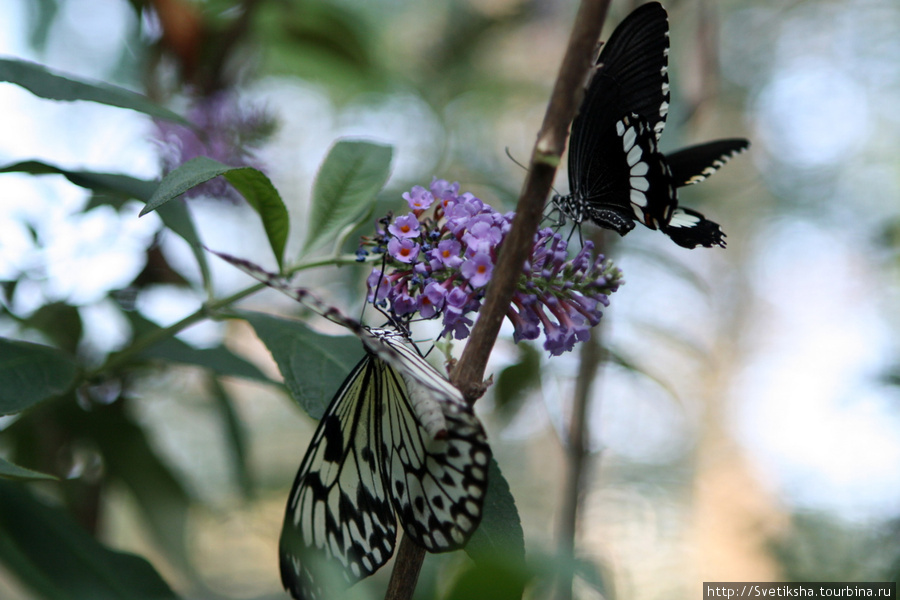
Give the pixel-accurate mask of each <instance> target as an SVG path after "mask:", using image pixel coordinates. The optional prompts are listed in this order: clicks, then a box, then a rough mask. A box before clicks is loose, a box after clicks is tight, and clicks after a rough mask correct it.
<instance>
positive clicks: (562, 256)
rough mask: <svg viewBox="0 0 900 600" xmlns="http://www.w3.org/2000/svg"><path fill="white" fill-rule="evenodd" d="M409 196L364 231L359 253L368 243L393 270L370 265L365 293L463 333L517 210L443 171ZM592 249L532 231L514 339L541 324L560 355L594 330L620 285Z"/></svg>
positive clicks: (513, 312)
mask: <svg viewBox="0 0 900 600" xmlns="http://www.w3.org/2000/svg"><path fill="white" fill-rule="evenodd" d="M403 198H404V199H405V200H406V201H407V203H408V204H409V208H410V211H411V212H409V213H408V214H405V215H401V216H397V217H396V218H394V217H392V215H388V216H387V217H385V218H383V219H381V220H380V221H379V223H380V227H379V230H378V232H377V235H376V236H374V237H373V238H365V239H364V240H363V244H362V246H361V247H360V250H359V252H358V255H359V256H360V258H362V257H364V256H365V255H366V254H367V253H368V251H367V250H366V247H374V252H378V253H384V254H385V264H386V266H387V267H389V268H385V269H384V270H383V269H381V268H375V269H373V270H372V273H371V274H370V275H369V278H368V281H367V284H368V288H369V296H368V300H369V302H373V303H375V304H378V305H380V306H388V307H389V309H390V311H391V312H392V314H393V315H395V316H396V317H398V318H401V319H405V320H407V321H409V320H411V319H412V318H413V317H414V316H415V315H416V313H418V315H419V316H420V317H421V318H425V319H436V318H442V319H443V325H444V329H443V331H442V332H441V335H447V334H449V335H452V336H453V337H455V338H456V339H463V338H465V337H466V336H468V335H469V329H470V327H471V326H472V319H470V318H469V317H468V316H467V315H468V314H469V313H471V312H475V311H477V310H478V309H479V308H480V307H481V301H482V299H483V297H484V291H485V286H486V285H487V283H488V282H489V281H490V279H491V275H492V273H493V270H494V265H495V263H496V260H497V254H498V251H499V248H500V246H501V244H502V243H503V240H504V238H505V237H506V234H507V233H508V232H509V229H510V225H511V223H512V218H513V215H514V213H506V214H501V213H499V212H497V211H496V210H494V209H493V208H491V206H490V205H487V204H485V203H484V202H482V201H481V200H479V199H478V198H476V197H475V196H473V195H472V194H470V193H464V194H460V193H459V184H458V183H453V184H450V183H448V182H446V181H444V180H443V179H437V178H435V179H434V180H433V181H432V182H431V186H430V189H425V188H424V187H422V186H415V187H413V188H412V190H410V191H409V192H406V193H404V194H403ZM432 207H433V212H432V214H431V216H428V215H427V212H428V211H429V209H432ZM592 251H593V245H592V244H591V243H590V242H585V244H584V246H583V247H582V249H581V250H580V251H579V252H578V253H577V254H576V256H575V257H574V258H572V259H569V258H568V252H567V243H566V241H565V240H563V239H562V238H561V236H560V235H559V234H557V233H554V232H553V230H551V229H542V230H541V231H539V232H538V233H537V234H535V237H534V246H533V249H532V253H531V257H530V259H529V261H528V262H527V263H526V265H525V268H524V269H523V272H522V277H521V280H520V282H519V286H518V289H517V291H516V294H515V296H514V297H513V301H512V304H511V305H510V307H509V310H508V311H507V317H508V318H509V320H510V321H511V322H512V324H513V326H514V328H515V331H514V338H515V340H516V341H517V342H518V341H519V340H523V339H528V340H533V339H536V338H537V337H538V336H539V335H540V332H541V330H543V331H544V334H545V337H546V340H545V342H544V348H545V349H546V350H548V351H549V352H550V353H551V354H553V355H558V354H561V353H563V352H565V351H568V350H572V348H573V347H574V346H575V343H576V342H578V341H582V340H585V339H587V338H588V337H589V336H590V328H591V327H593V326H594V325H596V324H597V323H598V322H599V321H600V317H601V316H602V312H601V309H602V307H605V306H608V305H609V298H608V294H611V293H612V292H614V291H616V290H617V289H618V287H619V285H621V283H622V282H621V272H620V271H619V269H617V268H615V267H614V266H612V264H611V263H610V262H609V261H607V260H605V259H604V257H603V256H601V255H598V256H597V257H596V258H594V257H592Z"/></svg>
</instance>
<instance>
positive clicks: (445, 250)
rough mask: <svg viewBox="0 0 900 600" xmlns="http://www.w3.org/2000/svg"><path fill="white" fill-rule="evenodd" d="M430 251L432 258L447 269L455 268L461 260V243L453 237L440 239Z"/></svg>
mask: <svg viewBox="0 0 900 600" xmlns="http://www.w3.org/2000/svg"><path fill="white" fill-rule="evenodd" d="M431 253H432V254H431V255H432V258H434V259H435V260H437V261H439V262H440V264H441V265H442V266H444V267H447V268H448V269H455V268H456V267H458V266H459V265H461V264H462V262H463V259H462V256H460V254H461V253H462V245H461V244H460V243H459V242H458V241H457V240H456V239H455V238H450V239H447V240H441V241H440V242H439V243H438V245H437V248H435V249H434V250H432V251H431ZM435 270H436V269H435Z"/></svg>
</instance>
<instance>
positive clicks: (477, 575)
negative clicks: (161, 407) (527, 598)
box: [445, 555, 535, 600]
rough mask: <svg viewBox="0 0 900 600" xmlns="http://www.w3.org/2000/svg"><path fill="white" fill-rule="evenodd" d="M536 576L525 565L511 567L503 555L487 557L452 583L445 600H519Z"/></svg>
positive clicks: (512, 565)
mask: <svg viewBox="0 0 900 600" xmlns="http://www.w3.org/2000/svg"><path fill="white" fill-rule="evenodd" d="M534 576H535V573H534V572H533V571H531V570H529V569H528V568H527V567H526V565H525V564H524V563H520V564H512V563H511V562H510V561H509V560H507V558H506V557H505V556H503V555H492V556H485V557H482V559H481V560H480V561H479V562H477V563H475V564H473V565H472V566H470V567H469V568H468V569H466V570H465V571H463V572H462V574H460V576H459V577H457V578H456V580H455V581H454V582H453V585H452V587H451V588H450V593H449V594H447V595H446V596H445V598H446V600H470V599H471V598H490V599H491V600H519V598H521V597H522V594H523V593H524V592H525V586H526V585H528V582H529V581H530V580H531V579H532V578H533V577H534Z"/></svg>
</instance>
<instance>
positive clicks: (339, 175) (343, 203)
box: [303, 140, 393, 252]
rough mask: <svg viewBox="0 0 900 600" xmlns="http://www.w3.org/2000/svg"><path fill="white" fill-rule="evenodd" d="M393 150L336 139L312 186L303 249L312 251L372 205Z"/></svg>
mask: <svg viewBox="0 0 900 600" xmlns="http://www.w3.org/2000/svg"><path fill="white" fill-rule="evenodd" d="M392 154H393V149H392V148H391V147H390V146H382V145H380V144H373V143H371V142H362V141H350V140H342V141H339V142H337V143H336V144H335V145H334V146H333V147H332V148H331V151H330V152H329V153H328V156H327V157H326V158H325V162H323V163H322V167H321V168H320V169H319V174H318V175H317V176H316V183H315V186H314V187H313V198H312V201H313V203H312V209H311V211H310V216H309V226H308V227H307V233H306V242H305V245H304V249H303V250H304V252H308V251H311V250H315V249H316V248H319V247H320V246H322V245H323V244H324V243H325V242H326V241H327V240H331V239H334V237H335V235H336V234H337V233H338V232H340V231H341V230H342V229H344V228H345V227H346V226H348V225H350V224H352V223H354V222H355V221H356V219H357V218H358V217H359V216H360V215H361V214H362V213H363V212H364V211H366V210H367V209H369V208H370V207H371V206H372V203H373V202H374V200H375V196H376V194H378V192H379V191H381V189H382V188H383V187H384V184H385V183H386V182H387V180H388V176H389V175H390V171H391V156H392Z"/></svg>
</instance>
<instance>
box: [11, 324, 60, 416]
mask: <svg viewBox="0 0 900 600" xmlns="http://www.w3.org/2000/svg"><path fill="white" fill-rule="evenodd" d="M77 375H78V365H77V363H76V362H75V360H74V359H73V358H72V357H70V356H69V355H67V354H65V353H64V352H62V351H60V350H57V349H56V348H51V347H50V346H42V345H40V344H32V343H30V342H20V341H16V340H10V339H6V338H0V415H10V414H13V413H17V412H21V411H23V410H25V409H26V408H28V407H30V406H32V405H34V404H37V403H38V402H40V401H42V400H46V399H48V398H52V397H54V396H58V395H60V394H62V393H63V392H65V391H66V390H68V389H69V388H70V387H72V385H74V383H75V378H76V376H77Z"/></svg>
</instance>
